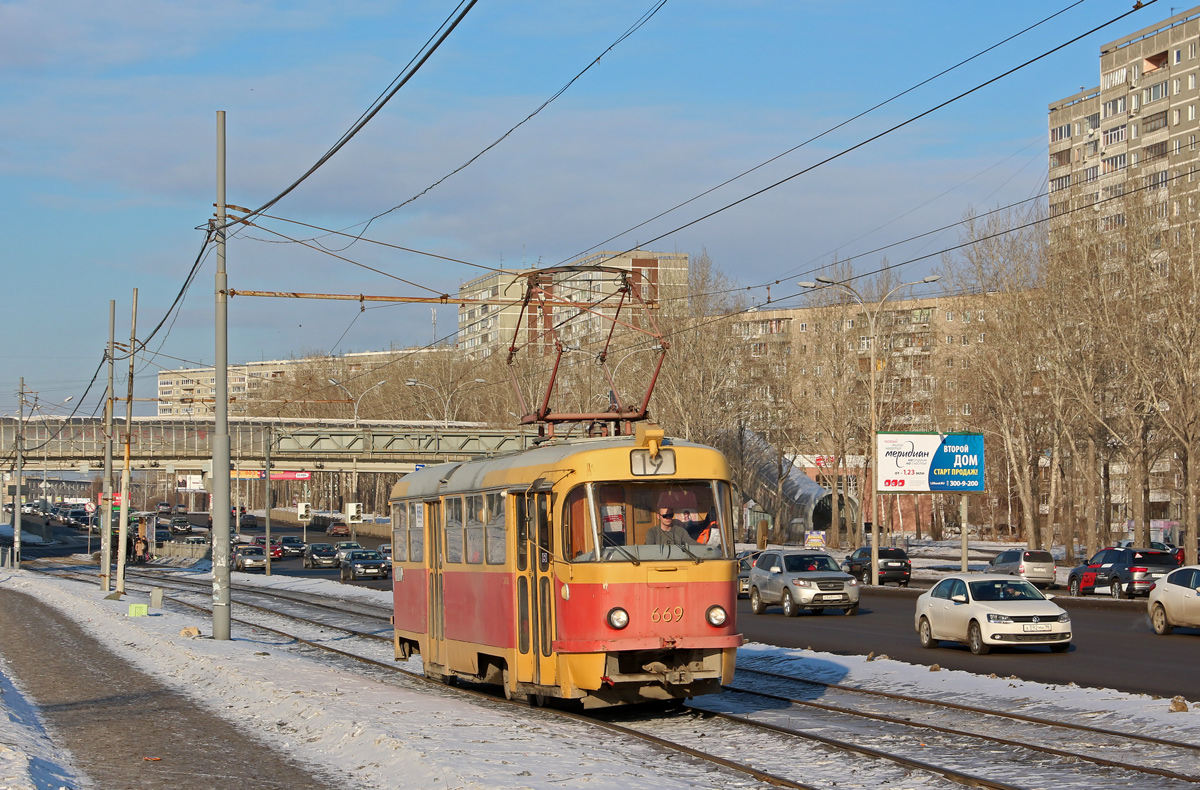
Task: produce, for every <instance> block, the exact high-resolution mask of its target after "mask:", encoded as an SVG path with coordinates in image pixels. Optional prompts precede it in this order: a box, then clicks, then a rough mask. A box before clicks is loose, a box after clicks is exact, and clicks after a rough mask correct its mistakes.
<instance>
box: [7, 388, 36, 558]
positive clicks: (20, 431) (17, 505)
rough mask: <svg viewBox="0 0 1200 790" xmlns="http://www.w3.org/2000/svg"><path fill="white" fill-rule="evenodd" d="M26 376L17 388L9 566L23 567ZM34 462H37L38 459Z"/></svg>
mask: <svg viewBox="0 0 1200 790" xmlns="http://www.w3.org/2000/svg"><path fill="white" fill-rule="evenodd" d="M24 444H25V377H24V376H22V377H21V388H20V389H19V390H17V435H16V437H15V439H14V441H13V446H14V448H15V449H16V456H17V460H16V466H15V467H14V471H15V473H16V477H17V493H16V495H15V496H13V550H12V559H11V560H10V561H9V567H11V568H14V569H16V570H20V569H21V474H22V473H21V462H22V461H23V460H24V459H23V458H22V455H23V453H24V451H25V448H24ZM34 463H37V462H36V461H35V462H34Z"/></svg>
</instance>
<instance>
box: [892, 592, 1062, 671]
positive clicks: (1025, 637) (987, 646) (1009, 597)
mask: <svg viewBox="0 0 1200 790" xmlns="http://www.w3.org/2000/svg"><path fill="white" fill-rule="evenodd" d="M914 624H915V626H916V629H917V634H918V636H919V637H920V639H921V647H924V648H934V647H937V646H938V642H939V641H941V640H947V641H952V642H962V643H965V644H966V645H967V647H969V648H970V649H971V652H972V653H974V654H975V655H984V654H985V653H988V652H990V651H991V649H992V647H994V646H997V645H1016V646H1030V645H1046V646H1048V647H1049V648H1050V650H1051V651H1052V652H1055V653H1062V652H1064V651H1066V650H1067V648H1069V647H1070V646H1071V637H1072V634H1071V616H1070V615H1069V614H1067V613H1066V611H1064V610H1063V609H1062V608H1060V607H1059V606H1058V604H1056V603H1053V602H1052V601H1050V600H1049V599H1047V598H1046V596H1044V595H1042V593H1041V591H1040V590H1038V588H1036V587H1034V586H1033V585H1032V584H1030V583H1029V582H1027V581H1025V580H1024V579H1014V578H1013V577H1011V576H999V575H996V574H965V575H962V576H948V577H946V578H945V579H942V580H941V581H940V582H938V583H937V584H936V585H934V587H933V589H932V590H930V591H929V592H927V593H924V594H923V595H921V597H920V598H918V599H917V611H916V614H915V615H914Z"/></svg>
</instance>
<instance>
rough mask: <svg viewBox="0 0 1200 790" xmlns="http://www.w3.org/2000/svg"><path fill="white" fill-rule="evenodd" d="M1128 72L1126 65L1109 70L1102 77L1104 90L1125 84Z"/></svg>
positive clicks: (1101, 82)
mask: <svg viewBox="0 0 1200 790" xmlns="http://www.w3.org/2000/svg"><path fill="white" fill-rule="evenodd" d="M1128 73H1129V72H1128V69H1127V68H1126V67H1125V66H1122V67H1121V68H1119V69H1113V70H1112V71H1107V72H1105V73H1104V74H1103V75H1102V76H1101V77H1100V87H1101V88H1103V89H1104V90H1111V89H1112V88H1115V87H1117V86H1118V85H1124V84H1125V80H1126V77H1127V76H1128Z"/></svg>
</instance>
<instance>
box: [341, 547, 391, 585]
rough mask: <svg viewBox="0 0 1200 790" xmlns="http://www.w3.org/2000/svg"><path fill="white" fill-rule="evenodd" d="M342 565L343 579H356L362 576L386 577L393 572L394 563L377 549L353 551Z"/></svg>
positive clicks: (347, 555)
mask: <svg viewBox="0 0 1200 790" xmlns="http://www.w3.org/2000/svg"><path fill="white" fill-rule="evenodd" d="M341 567H342V581H347V580H349V581H356V580H357V579H358V578H359V577H360V576H373V577H375V578H377V579H386V578H388V576H390V575H391V573H392V564H391V563H390V562H388V561H387V560H385V559H384V558H383V555H382V554H380V553H379V552H377V551H351V552H349V553H347V554H346V558H345V559H344V560H342V565H341Z"/></svg>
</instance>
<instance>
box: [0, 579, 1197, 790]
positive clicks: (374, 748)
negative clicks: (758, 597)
mask: <svg viewBox="0 0 1200 790" xmlns="http://www.w3.org/2000/svg"><path fill="white" fill-rule="evenodd" d="M193 571H194V572H195V573H196V575H198V576H200V577H205V576H208V573H207V571H205V570H203V569H202V567H195V568H194V569H193ZM238 581H239V582H240V583H248V584H257V585H261V586H265V587H277V588H287V589H297V590H304V591H309V592H312V591H320V590H322V589H324V590H326V591H328V592H330V593H336V594H337V595H339V596H343V597H344V596H347V595H351V594H352V595H357V596H362V597H363V598H364V599H369V600H372V601H375V602H378V603H382V604H384V605H387V604H388V603H389V595H388V593H386V592H381V591H376V590H370V589H365V588H350V587H348V586H346V585H340V584H338V583H337V582H334V581H327V580H313V579H301V578H295V577H287V576H272V577H270V578H266V577H245V576H242V575H241V574H239V578H238ZM0 584H2V585H5V586H8V587H10V588H12V589H15V590H21V591H24V592H27V593H30V594H33V595H36V596H37V597H38V598H39V599H40V600H42V601H44V602H46V603H48V604H50V605H52V606H55V607H57V608H59V609H61V610H63V611H64V612H66V613H68V614H69V615H70V616H71V618H72V619H73V620H74V621H75V622H77V623H80V624H81V625H82V626H83V627H84V628H86V629H87V630H88V631H89V632H90V633H92V634H93V635H94V636H95V637H96V638H97V639H99V640H100V641H101V642H103V643H104V644H106V645H108V646H109V647H110V648H111V649H114V650H117V651H119V652H120V653H121V654H122V655H123V656H124V657H125V658H126V659H127V660H129V661H131V662H133V663H134V664H135V665H137V666H138V667H140V668H141V669H143V670H144V671H146V672H149V673H151V674H153V675H155V676H157V677H158V678H159V679H160V680H162V681H163V682H166V683H168V684H170V685H172V686H174V687H176V688H178V689H180V690H181V691H183V692H184V693H186V694H187V695H188V696H189V697H190V698H191V699H192V700H193V701H194V702H195V704H196V705H198V706H204V707H205V708H207V709H208V710H210V711H211V712H213V713H216V714H218V715H221V716H228V717H229V718H230V719H231V720H232V721H233V723H234V724H236V725H237V726H239V727H244V728H249V730H250V731H251V732H253V733H254V734H255V735H256V736H257V737H258V738H260V739H261V740H263V741H265V742H266V743H267V744H268V745H270V746H271V747H272V748H274V749H276V750H278V751H280V752H284V753H287V754H289V755H291V756H292V757H293V758H294V759H295V760H296V761H297V762H299V763H302V764H303V763H305V762H310V763H311V761H314V760H316V761H319V763H317V765H316V767H319V768H321V769H325V770H332V771H333V772H335V773H336V774H337V775H339V776H340V777H342V779H341V780H340V781H339V784H341V785H344V786H353V787H361V788H384V787H386V788H426V787H447V788H460V787H462V788H558V787H561V786H562V785H564V784H566V783H568V782H571V783H574V782H583V783H586V784H590V785H591V786H595V787H606V788H607V787H614V788H615V787H621V788H632V789H634V790H637V789H638V788H647V789H649V788H666V789H670V788H681V789H682V788H692V787H722V786H724V785H723V783H722V779H723V778H724V779H726V780H727V777H722V776H720V775H713V774H712V773H711V771H708V770H705V769H704V768H702V767H700V766H697V765H694V764H692V763H690V762H688V761H683V760H662V759H661V754H657V753H655V752H653V751H652V750H651V747H648V746H640V745H633V746H630V747H629V748H626V749H624V750H613V749H596V748H595V737H596V735H595V732H594V731H593V730H591V729H589V728H588V727H587V726H586V725H584V724H576V723H571V722H563V721H561V720H551V719H549V718H547V717H546V716H544V715H543V714H540V713H539V712H538V711H512V710H508V709H501V707H500V706H493V705H490V704H487V703H479V702H472V701H463V700H461V699H457V698H455V697H454V696H452V695H450V694H444V693H441V692H438V691H436V690H435V691H430V690H427V689H409V688H403V687H397V686H395V685H391V684H387V683H382V682H377V681H374V680H370V679H366V678H363V677H360V676H356V675H354V674H349V673H347V672H345V671H340V670H337V669H334V668H331V667H328V666H326V665H324V664H322V663H320V662H318V661H315V660H313V659H311V658H307V657H304V656H300V655H296V654H294V653H291V652H289V651H288V649H287V648H286V647H285V646H284V645H283V644H281V643H280V642H279V641H276V640H274V639H273V638H272V637H270V636H267V635H262V634H250V633H246V632H244V631H242V632H241V633H239V630H240V629H239V627H238V626H236V625H235V627H234V638H233V639H231V640H229V641H220V642H217V641H213V640H211V639H206V638H191V637H184V636H181V635H180V630H181V629H183V628H186V627H188V626H196V627H198V628H199V629H200V630H201V632H202V634H204V635H208V634H209V633H211V631H210V629H211V622H210V621H208V620H207V619H205V618H204V617H202V616H199V615H196V614H181V613H176V612H171V611H162V612H155V613H154V616H151V617H129V616H127V615H128V607H129V603H130V602H131V601H133V602H138V601H139V600H142V598H144V596H139V595H138V594H136V593H132V594H130V595H127V596H126V598H125V599H124V600H122V601H111V600H105V599H104V597H103V595H102V593H101V591H100V590H99V589H98V588H97V587H96V586H95V585H94V584H92V585H85V584H82V583H78V582H74V581H69V580H66V579H60V578H53V577H48V576H46V575H44V574H40V573H38V572H36V571H30V570H22V571H12V570H10V569H0ZM739 662H740V663H744V664H745V665H746V666H754V667H759V668H764V669H770V670H772V671H776V672H783V673H789V674H798V675H805V676H808V677H814V678H817V679H828V680H835V681H836V682H839V683H845V684H851V685H860V686H863V687H867V688H880V689H886V690H890V691H902V692H905V693H908V694H913V695H918V696H925V697H931V698H945V699H956V700H963V699H968V700H971V701H974V702H983V703H984V704H989V703H990V704H994V705H995V706H997V707H1002V708H1005V709H1015V710H1020V711H1022V712H1025V713H1032V714H1034V715H1042V716H1055V715H1056V714H1057V715H1065V716H1068V717H1074V718H1077V717H1079V716H1080V715H1087V716H1092V715H1095V713H1096V712H1097V711H1103V712H1105V714H1106V715H1110V716H1112V717H1113V720H1114V721H1121V722H1123V723H1124V724H1125V725H1126V726H1133V725H1134V724H1135V723H1136V725H1137V726H1136V729H1138V730H1139V731H1142V732H1154V733H1156V734H1158V735H1162V736H1165V737H1169V738H1178V739H1181V740H1189V741H1196V740H1197V739H1198V738H1200V735H1198V733H1200V728H1197V726H1196V724H1197V719H1196V717H1197V716H1200V712H1196V711H1192V712H1188V713H1182V714H1181V713H1170V712H1169V711H1168V704H1169V700H1163V699H1152V698H1150V697H1147V696H1141V695H1130V694H1121V693H1118V692H1114V691H1109V690H1095V689H1083V688H1077V687H1075V686H1073V685H1068V686H1052V685H1043V684H1037V683H1026V682H1024V681H1018V680H1013V679H1003V678H989V677H983V676H979V675H973V674H969V673H965V672H952V671H942V672H937V673H931V672H930V671H929V669H928V668H927V667H924V666H913V665H909V664H904V663H901V662H898V661H892V660H888V659H876V660H872V661H868V660H867V659H866V658H863V657H846V656H835V655H832V654H827V653H815V652H811V651H806V650H791V649H783V648H776V647H771V646H767V645H761V644H750V645H747V646H745V647H743V648H742V650H741V652H740V655H739ZM281 679H286V680H281ZM1092 723H1096V724H1101V725H1102V724H1103V723H1102V722H1097V721H1095V720H1092ZM531 760H533V761H536V763H537V768H536V770H534V771H532V772H531V771H530V770H529V768H530V761H531ZM87 783H88V780H87V779H86V777H84V776H82V775H81V774H80V773H79V772H78V771H77V769H76V768H75V767H74V764H73V762H72V759H71V756H70V755H69V754H66V753H64V752H63V751H62V750H61V749H60V748H59V747H58V746H57V745H56V742H55V737H54V734H53V733H51V732H48V731H47V730H46V728H45V726H44V725H43V723H42V722H41V720H40V718H39V715H38V712H37V707H36V703H35V701H33V700H28V699H26V698H25V697H24V695H23V694H22V692H21V689H20V688H18V687H16V686H15V685H14V684H13V682H12V680H11V675H10V673H9V672H8V670H7V667H5V666H4V665H3V664H2V663H0V790H33V788H58V787H68V788H75V787H81V786H87Z"/></svg>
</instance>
